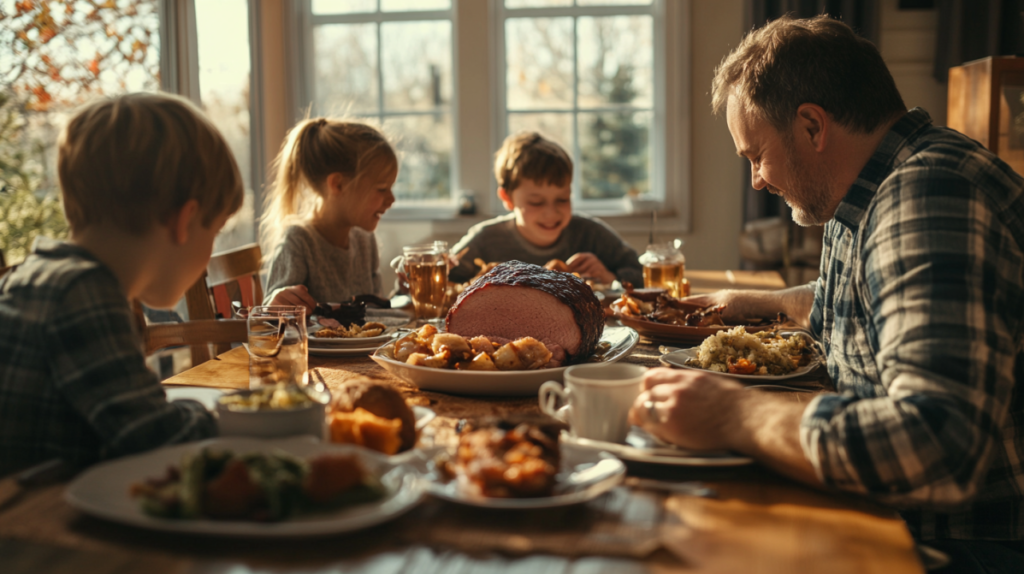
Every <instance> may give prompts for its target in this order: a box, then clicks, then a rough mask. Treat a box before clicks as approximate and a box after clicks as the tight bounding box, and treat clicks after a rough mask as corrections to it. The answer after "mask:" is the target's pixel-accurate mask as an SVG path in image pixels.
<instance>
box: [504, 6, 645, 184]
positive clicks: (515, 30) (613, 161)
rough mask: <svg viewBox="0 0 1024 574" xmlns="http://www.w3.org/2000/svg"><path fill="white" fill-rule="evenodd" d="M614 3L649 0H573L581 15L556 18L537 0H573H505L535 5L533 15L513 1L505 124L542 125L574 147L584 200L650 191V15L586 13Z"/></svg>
mask: <svg viewBox="0 0 1024 574" xmlns="http://www.w3.org/2000/svg"><path fill="white" fill-rule="evenodd" d="M609 4H614V5H650V4H651V3H650V1H649V0H628V1H615V2H612V1H602V0H591V1H589V2H585V1H584V0H577V2H576V7H578V8H580V10H578V12H579V15H575V16H565V15H559V16H557V17H551V18H548V17H543V14H544V12H545V11H544V10H541V8H550V7H563V6H572V5H573V2H571V1H569V0H566V1H562V0H506V3H505V6H506V8H526V9H531V11H530V16H529V17H519V16H517V14H518V13H517V12H515V11H511V12H509V13H508V15H507V17H506V19H505V65H506V68H505V106H506V125H507V129H508V132H509V133H514V132H516V131H520V130H538V131H541V132H543V133H545V134H547V135H548V136H549V137H552V138H554V139H555V140H556V141H558V142H559V143H561V144H562V145H563V146H564V147H565V148H566V149H567V150H569V151H570V152H571V153H572V154H573V156H574V159H575V161H576V164H577V181H575V182H574V187H575V188H576V190H577V193H578V197H579V198H580V199H583V200H584V201H586V200H606V199H620V198H622V197H638V196H646V195H648V194H650V192H651V172H652V170H653V166H652V156H651V149H650V148H651V144H650V140H651V129H652V126H653V122H654V45H653V38H654V19H653V16H651V15H649V14H613V15H604V14H606V13H607V11H603V12H601V14H602V15H588V13H587V11H586V9H584V8H582V7H584V6H597V5H609ZM534 8H536V9H535V10H534ZM634 11H635V10H634ZM563 14H564V11H563Z"/></svg>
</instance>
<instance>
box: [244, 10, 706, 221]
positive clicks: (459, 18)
mask: <svg viewBox="0 0 1024 574" xmlns="http://www.w3.org/2000/svg"><path fill="white" fill-rule="evenodd" d="M250 1H252V0H250ZM653 3H654V7H655V8H654V13H655V24H654V26H655V40H654V41H655V56H654V57H655V71H654V72H655V74H654V75H655V78H656V80H655V81H656V85H655V92H656V93H657V92H661V93H662V94H663V96H662V98H661V105H660V108H656V109H655V111H654V114H655V121H654V122H653V125H652V132H653V131H655V130H659V131H660V133H661V136H660V139H661V143H660V145H655V146H654V147H653V149H652V154H653V156H654V157H652V161H654V160H657V161H658V163H657V164H656V165H660V168H659V169H657V170H655V172H653V173H652V174H651V177H652V191H653V190H654V189H655V187H654V186H655V185H658V186H659V187H658V193H659V195H660V197H661V201H660V203H659V204H658V205H656V206H640V207H639V208H638V209H637V210H636V211H634V212H632V213H630V212H627V211H626V210H625V209H619V210H609V211H603V212H598V210H593V211H591V210H590V208H589V207H587V208H586V211H588V212H592V213H594V214H595V215H600V216H601V217H602V218H604V219H605V220H606V221H607V222H609V223H610V224H611V225H613V226H614V227H615V229H616V230H617V231H619V232H620V233H643V234H646V233H647V232H648V231H649V230H650V212H651V211H652V209H654V210H656V211H657V212H658V222H659V223H658V226H659V228H663V229H673V230H675V231H676V232H679V233H689V232H690V231H691V224H690V217H691V173H692V172H691V165H690V163H691V157H690V149H691V137H692V135H691V126H692V123H691V105H690V102H691V93H690V92H691V67H692V62H691V60H690V51H691V49H690V27H691V19H690V15H691V0H671V1H668V0H653ZM573 8H575V7H573ZM587 8H591V7H587ZM630 8H635V7H632V6H631V7H630ZM641 8H643V9H645V10H646V9H647V7H646V6H642V7H641ZM515 10H516V11H521V10H533V9H526V8H523V9H515ZM545 10H546V9H545ZM504 11H506V10H505V8H504V2H503V0H486V2H480V1H479V0H452V8H451V12H452V16H451V18H452V20H451V21H452V82H453V86H452V126H453V130H454V133H453V134H452V141H453V147H452V204H451V205H445V206H441V207H434V206H426V205H417V204H414V203H412V202H410V203H408V204H405V205H402V203H401V202H399V203H396V204H395V205H394V206H393V207H392V208H391V209H390V210H388V212H387V213H386V214H385V215H384V222H385V223H386V222H400V221H424V222H431V223H432V233H433V234H456V233H457V234H461V233H463V232H465V229H466V228H467V227H468V226H469V225H472V224H473V223H476V222H479V221H482V220H483V219H486V218H489V217H493V216H495V215H500V214H503V213H507V210H505V208H504V206H503V205H502V204H501V202H500V201H498V200H497V197H496V192H497V183H496V182H495V181H494V176H493V174H492V172H491V165H492V162H493V160H492V159H490V158H493V153H494V150H496V149H498V147H499V146H500V145H501V142H502V141H503V139H504V132H505V127H504V125H505V124H504V118H503V116H504V114H505V108H504V98H505V95H504V73H505V70H504V53H503V52H504V41H503V36H504V19H503V18H501V17H500V14H501V13H502V12H504ZM509 11H511V10H509ZM284 12H285V17H284V18H282V20H281V22H280V23H279V24H277V25H279V26H282V27H283V28H284V29H285V32H284V36H285V38H286V48H287V50H288V54H287V56H286V61H287V62H288V69H287V70H286V71H285V74H284V75H285V76H286V77H288V78H289V80H290V82H289V85H288V86H287V91H288V94H287V100H288V103H289V109H288V111H287V112H285V114H286V115H287V124H288V127H290V126H291V125H293V124H294V123H295V122H296V121H298V120H299V119H301V117H302V114H303V110H305V106H306V105H308V103H309V102H311V101H312V99H311V98H310V97H309V96H310V94H311V93H312V90H311V84H310V83H309V82H310V79H311V75H310V73H309V69H308V68H307V66H308V65H309V63H310V62H311V54H312V51H311V48H312V41H311V36H312V34H311V32H312V27H311V22H310V16H311V15H312V10H311V6H310V0H300V1H296V2H286V3H285V6H284ZM424 12H433V11H424ZM482 13H486V14H485V15H481V14H482ZM412 14H417V13H415V12H413V13H412ZM481 26H483V27H484V28H483V29H484V30H486V36H487V38H486V46H481V45H478V44H479V41H477V42H471V41H467V40H466V38H467V37H469V38H472V39H476V40H479V36H480V34H481V32H480V30H478V29H477V28H480V27H481ZM250 37H251V38H256V37H258V36H256V35H255V34H254V35H252V36H250ZM499 37H500V38H502V40H501V41H500V42H499V40H498V38H499ZM261 40H262V39H261ZM261 40H260V41H261ZM261 43H262V41H261ZM463 46H469V47H470V48H471V49H470V50H467V52H466V53H462V51H461V50H460V48H461V47H463ZM261 48H263V49H265V47H263V46H261ZM484 51H486V53H485V54H478V53H477V52H481V53H482V52H484ZM499 63H500V66H499ZM659 78H660V80H659ZM485 85H486V87H484V86H485ZM264 87H266V86H264ZM255 89H256V86H254V91H255ZM485 93H486V97H484V94H485ZM481 98H484V99H485V100H486V106H483V107H486V110H481V105H479V104H478V103H477V101H478V100H480V99H481ZM499 98H500V100H499ZM463 102H465V105H463ZM499 104H500V105H499ZM656 105H657V102H656ZM281 113H282V112H280V111H275V110H272V109H267V110H265V114H267V116H268V118H269V116H271V115H275V114H281ZM267 123H268V124H270V123H272V122H271V121H270V120H269V119H268V121H267ZM499 134H501V135H500V136H499ZM485 145H489V146H490V149H488V150H484V149H482V148H483V147H484V146H485ZM274 153H276V147H275V149H274ZM273 155H274V154H272V153H270V154H267V155H266V156H265V157H267V158H270V157H273ZM485 158H486V159H487V161H484V160H485ZM465 193H471V194H473V195H474V197H475V200H476V213H477V214H476V215H474V216H458V215H456V204H455V202H456V201H457V200H458V198H459V197H460V196H461V195H463V194H465ZM613 201H618V200H613ZM424 203H426V202H424ZM619 203H620V205H621V202H619ZM580 207H581V211H583V210H584V209H582V207H583V206H580Z"/></svg>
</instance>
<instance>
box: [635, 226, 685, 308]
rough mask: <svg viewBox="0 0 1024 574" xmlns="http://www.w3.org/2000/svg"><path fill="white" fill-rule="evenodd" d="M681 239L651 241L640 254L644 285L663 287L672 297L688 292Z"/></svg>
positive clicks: (681, 295) (682, 295)
mask: <svg viewBox="0 0 1024 574" xmlns="http://www.w3.org/2000/svg"><path fill="white" fill-rule="evenodd" d="M682 244H683V242H682V240H681V239H676V240H674V241H667V242H665V243H652V244H650V245H648V246H647V251H645V252H644V254H643V255H641V256H640V264H641V265H643V266H644V267H643V270H644V287H658V288H661V289H665V290H666V291H667V292H668V294H669V295H671V296H673V297H686V296H688V295H689V294H690V285H689V281H687V280H686V277H685V275H686V257H684V256H683V253H682V251H680V250H679V248H680V247H682Z"/></svg>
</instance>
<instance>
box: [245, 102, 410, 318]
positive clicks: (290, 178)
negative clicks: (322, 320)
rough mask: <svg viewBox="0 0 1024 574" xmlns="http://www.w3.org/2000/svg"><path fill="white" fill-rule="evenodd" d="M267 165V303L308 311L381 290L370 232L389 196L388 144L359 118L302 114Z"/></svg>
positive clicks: (263, 225) (263, 224) (391, 165)
mask: <svg viewBox="0 0 1024 574" xmlns="http://www.w3.org/2000/svg"><path fill="white" fill-rule="evenodd" d="M273 167H274V170H275V177H274V185H273V187H272V188H271V189H270V190H269V192H268V193H267V196H266V200H265V203H264V210H263V216H262V218H261V220H260V243H261V246H262V248H263V252H264V253H270V254H271V255H270V257H269V258H268V261H269V270H268V274H267V297H266V300H265V304H268V305H303V306H305V307H306V308H307V310H308V311H312V310H313V307H314V306H316V303H317V302H325V303H326V302H329V301H347V300H349V299H350V298H351V297H352V296H353V295H361V294H366V293H372V294H374V295H381V294H382V293H381V275H380V254H379V253H378V250H377V239H376V236H375V235H374V233H373V231H374V230H375V229H376V228H377V224H378V223H380V219H381V216H383V215H384V212H385V211H387V210H388V208H389V207H391V204H393V203H394V202H395V196H394V194H393V193H392V191H391V187H392V186H393V185H394V183H395V178H396V177H397V176H398V158H397V156H396V155H395V150H394V148H392V147H391V144H390V143H388V141H387V140H386V139H385V138H384V136H383V135H382V134H381V133H380V132H379V131H377V130H376V129H374V128H372V127H370V126H368V125H365V124H360V123H357V122H346V121H339V120H332V119H328V118H313V119H307V120H303V121H301V122H299V123H298V125H296V126H295V127H294V128H292V130H291V131H290V132H289V133H288V136H287V138H285V142H284V144H283V145H282V146H281V151H280V153H279V154H278V155H277V158H276V159H275V160H274V164H273Z"/></svg>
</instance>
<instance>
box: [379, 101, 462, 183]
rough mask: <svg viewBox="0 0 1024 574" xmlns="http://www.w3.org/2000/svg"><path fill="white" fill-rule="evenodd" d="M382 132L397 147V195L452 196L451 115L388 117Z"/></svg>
mask: <svg viewBox="0 0 1024 574" xmlns="http://www.w3.org/2000/svg"><path fill="white" fill-rule="evenodd" d="M384 132H385V133H386V134H387V137H388V139H389V140H390V141H391V142H393V143H394V144H395V147H396V148H397V150H398V156H399V160H398V161H399V170H398V181H396V182H395V187H394V191H395V197H396V198H398V199H404V200H410V199H411V200H423V199H428V200H431V199H432V200H437V199H448V198H450V197H451V187H452V184H451V157H452V118H451V114H448V113H444V114H425V115H419V116H398V117H392V118H387V120H386V121H385V123H384Z"/></svg>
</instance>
